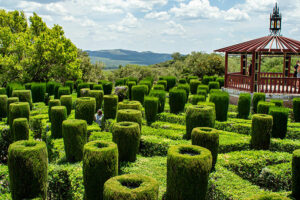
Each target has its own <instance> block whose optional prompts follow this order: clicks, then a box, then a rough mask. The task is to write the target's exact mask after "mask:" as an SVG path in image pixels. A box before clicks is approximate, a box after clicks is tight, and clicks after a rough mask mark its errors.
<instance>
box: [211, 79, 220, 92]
mask: <svg viewBox="0 0 300 200" xmlns="http://www.w3.org/2000/svg"><path fill="white" fill-rule="evenodd" d="M208 88H209V91H210V90H211V89H220V84H219V82H217V81H211V82H209V83H208Z"/></svg>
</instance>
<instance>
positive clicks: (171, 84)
mask: <svg viewBox="0 0 300 200" xmlns="http://www.w3.org/2000/svg"><path fill="white" fill-rule="evenodd" d="M161 78H162V80H166V81H167V85H166V86H167V87H166V89H167V91H169V90H170V89H172V88H173V87H174V86H175V85H176V77H175V76H164V77H161Z"/></svg>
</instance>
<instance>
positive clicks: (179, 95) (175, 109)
mask: <svg viewBox="0 0 300 200" xmlns="http://www.w3.org/2000/svg"><path fill="white" fill-rule="evenodd" d="M185 103H186V92H185V90H183V89H177V88H173V89H172V90H170V93H169V104H170V111H171V113H175V114H177V113H179V112H182V111H183V110H184V106H185Z"/></svg>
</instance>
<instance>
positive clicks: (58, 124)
mask: <svg viewBox="0 0 300 200" xmlns="http://www.w3.org/2000/svg"><path fill="white" fill-rule="evenodd" d="M66 119H67V109H66V107H65V106H53V107H51V136H52V137H53V138H61V137H62V123H63V121H64V120H66Z"/></svg>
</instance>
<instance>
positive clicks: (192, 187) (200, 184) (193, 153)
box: [166, 145, 212, 200]
mask: <svg viewBox="0 0 300 200" xmlns="http://www.w3.org/2000/svg"><path fill="white" fill-rule="evenodd" d="M211 168H212V155H211V152H210V151H209V150H208V149H205V148H203V147H199V146H195V145H177V146H171V147H170V148H169V150H168V157H167V192H166V197H167V198H166V199H172V200H182V199H188V200H204V199H205V197H206V192H207V188H208V177H209V172H210V170H211Z"/></svg>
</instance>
